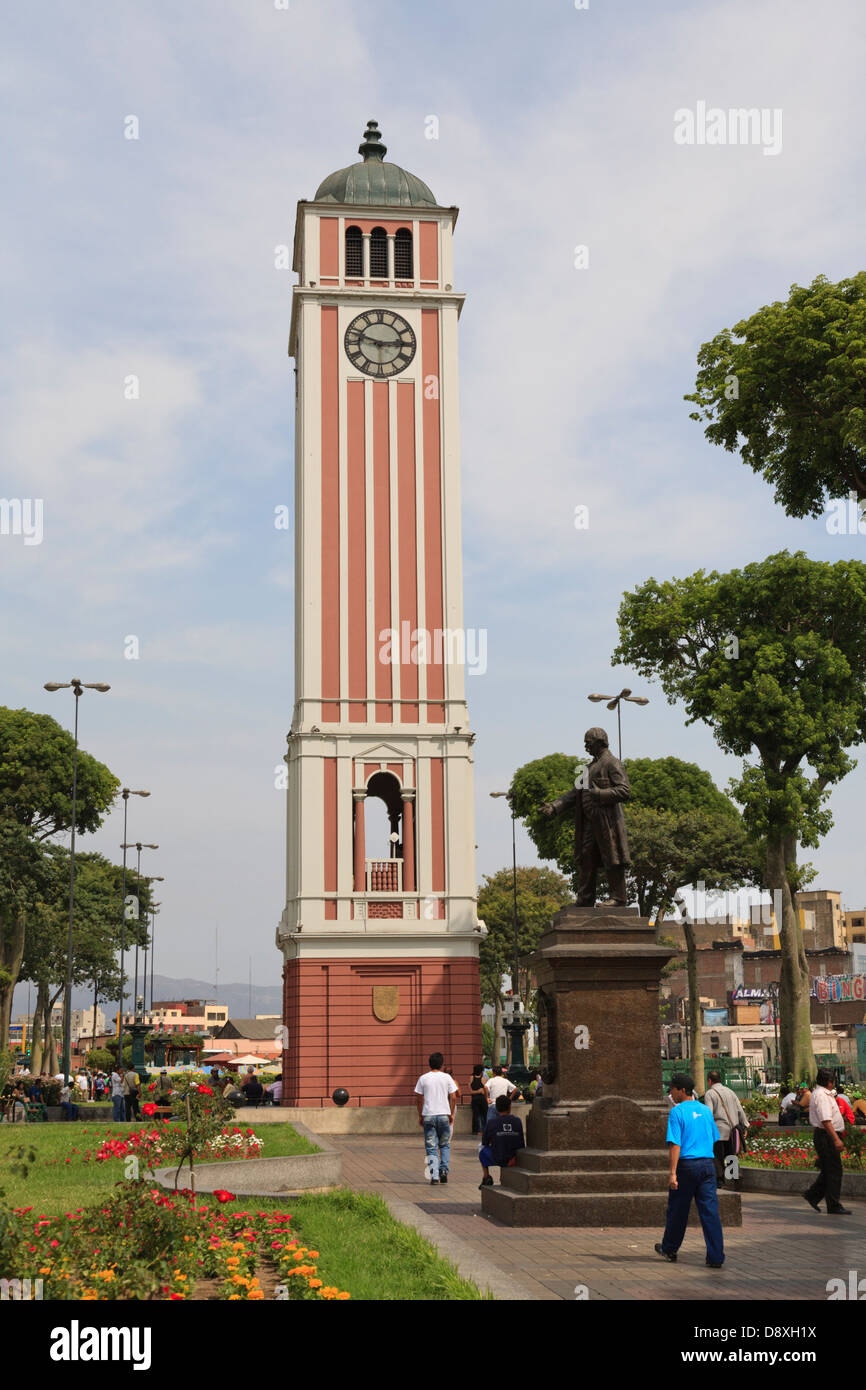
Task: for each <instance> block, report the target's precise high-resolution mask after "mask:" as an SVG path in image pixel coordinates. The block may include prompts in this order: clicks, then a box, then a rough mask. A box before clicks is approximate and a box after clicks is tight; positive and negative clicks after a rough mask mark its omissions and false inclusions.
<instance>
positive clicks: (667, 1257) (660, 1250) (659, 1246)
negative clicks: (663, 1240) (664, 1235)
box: [653, 1245, 677, 1265]
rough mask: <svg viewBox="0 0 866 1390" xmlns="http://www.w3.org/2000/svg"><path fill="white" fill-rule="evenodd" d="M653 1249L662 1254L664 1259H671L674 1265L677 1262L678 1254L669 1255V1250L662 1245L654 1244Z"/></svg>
mask: <svg viewBox="0 0 866 1390" xmlns="http://www.w3.org/2000/svg"><path fill="white" fill-rule="evenodd" d="M653 1250H654V1251H655V1252H656V1254H657V1255H661V1257H662V1259H663V1260H670V1262H671V1264H672V1265H675V1264H676V1262H677V1257H676V1255H669V1254H668V1252H667V1250H663V1249H662V1247H661V1245H654V1246H653Z"/></svg>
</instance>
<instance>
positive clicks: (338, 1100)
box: [331, 1086, 349, 1105]
mask: <svg viewBox="0 0 866 1390" xmlns="http://www.w3.org/2000/svg"><path fill="white" fill-rule="evenodd" d="M348 1099H349V1092H348V1091H347V1090H346V1089H345V1088H344V1087H343V1086H338V1087H337V1089H336V1091H334V1093H333V1095H332V1096H331V1100H332V1101H333V1102H334V1104H335V1105H345V1104H346V1101H347V1100H348Z"/></svg>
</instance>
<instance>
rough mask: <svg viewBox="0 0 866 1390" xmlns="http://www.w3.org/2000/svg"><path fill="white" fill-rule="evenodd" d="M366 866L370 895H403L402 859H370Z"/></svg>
mask: <svg viewBox="0 0 866 1390" xmlns="http://www.w3.org/2000/svg"><path fill="white" fill-rule="evenodd" d="M366 864H367V892H368V893H402V891H403V860H402V859H368V860H367V861H366Z"/></svg>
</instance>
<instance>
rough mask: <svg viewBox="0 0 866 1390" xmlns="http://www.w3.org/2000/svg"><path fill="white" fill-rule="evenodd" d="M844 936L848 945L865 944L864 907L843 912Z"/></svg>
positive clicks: (865, 921) (865, 908) (865, 922)
mask: <svg viewBox="0 0 866 1390" xmlns="http://www.w3.org/2000/svg"><path fill="white" fill-rule="evenodd" d="M842 916H843V918H844V921H845V938H846V940H847V942H848V945H849V946H866V907H858V908H852V909H851V910H850V911H849V912H843V913H842Z"/></svg>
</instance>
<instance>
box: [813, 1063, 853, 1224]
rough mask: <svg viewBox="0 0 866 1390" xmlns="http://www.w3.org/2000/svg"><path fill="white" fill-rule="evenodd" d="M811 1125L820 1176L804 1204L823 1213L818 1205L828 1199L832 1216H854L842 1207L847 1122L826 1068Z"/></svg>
mask: <svg viewBox="0 0 866 1390" xmlns="http://www.w3.org/2000/svg"><path fill="white" fill-rule="evenodd" d="M809 1123H810V1124H811V1126H812V1139H813V1142H814V1144H815V1153H816V1155H817V1159H818V1176H817V1178H816V1179H815V1181H814V1182H813V1183H812V1185H811V1187H809V1188H807V1190H806V1191H805V1192H804V1193H803V1200H804V1201H805V1202H808V1203H809V1206H810V1207H814V1208H815V1210H816V1211H820V1210H821V1208H820V1207H819V1206H818V1203H819V1202H820V1201H821V1198H822V1197H825V1196H826V1198H827V1212H828V1215H830V1216H850V1215H851V1213H850V1211H849V1210H848V1208H847V1207H843V1205H842V1149H843V1147H844V1146H843V1144H842V1140H841V1139H840V1137H839V1136H840V1135H841V1133H842V1131H843V1130H844V1128H845V1121H844V1120H843V1119H842V1112H841V1110H840V1109H839V1107H838V1105H837V1104H836V1101H835V1098H834V1096H833V1073H832V1072H831V1071H828V1070H827V1068H826V1067H822V1068H821V1069H820V1071H819V1072H818V1075H817V1076H816V1078H815V1086H814V1089H813V1091H812V1098H811V1100H810V1101H809Z"/></svg>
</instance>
